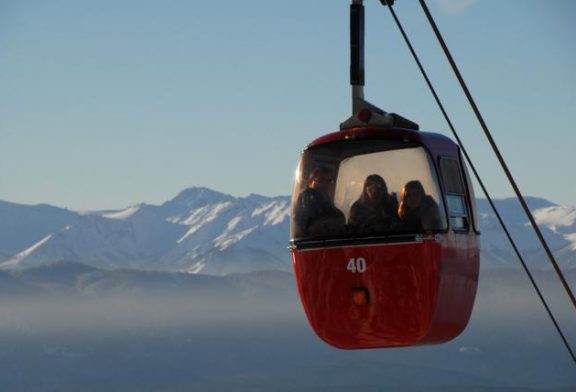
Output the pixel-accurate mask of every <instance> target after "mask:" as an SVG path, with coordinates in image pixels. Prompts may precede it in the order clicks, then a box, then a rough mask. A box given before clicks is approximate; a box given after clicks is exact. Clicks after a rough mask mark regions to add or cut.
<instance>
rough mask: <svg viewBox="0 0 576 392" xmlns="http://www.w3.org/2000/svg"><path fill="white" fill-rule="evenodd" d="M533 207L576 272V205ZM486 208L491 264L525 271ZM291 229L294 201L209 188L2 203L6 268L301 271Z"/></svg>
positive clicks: (540, 263) (509, 214) (516, 215)
mask: <svg viewBox="0 0 576 392" xmlns="http://www.w3.org/2000/svg"><path fill="white" fill-rule="evenodd" d="M526 200H527V203H528V205H529V206H530V208H531V209H532V211H533V212H534V215H535V217H536V219H537V221H538V223H539V225H540V227H541V229H542V231H543V233H544V235H545V237H546V238H547V240H548V241H549V244H550V246H551V248H552V249H553V251H554V252H555V253H556V255H557V257H558V258H559V260H560V262H561V265H562V266H563V267H565V268H576V207H565V206H559V205H557V204H555V203H552V202H550V201H548V200H545V199H542V198H537V197H528V198H526ZM495 204H496V205H497V208H498V210H499V211H500V214H501V215H502V217H503V219H504V220H505V222H506V224H507V226H508V227H509V229H510V231H511V232H512V233H513V236H514V238H515V239H516V240H517V241H518V243H519V246H520V248H521V250H522V252H523V254H524V257H525V258H526V259H527V261H529V262H530V263H531V264H532V266H533V267H535V268H544V269H545V268H548V267H547V260H546V257H545V255H544V253H543V252H542V251H541V250H540V246H539V244H538V242H537V239H536V237H535V236H534V235H533V233H531V231H530V228H529V227H528V226H527V224H528V223H527V222H528V220H527V218H526V217H525V216H524V213H523V211H522V209H521V207H520V205H519V203H518V202H517V201H516V200H515V199H511V198H508V199H499V200H495ZM477 205H478V218H479V221H480V222H479V223H480V230H481V232H482V236H481V242H482V260H483V262H484V263H487V264H488V265H489V266H491V267H506V268H508V267H513V266H516V265H517V264H518V263H517V262H516V261H515V256H514V254H513V252H512V250H511V248H510V245H509V244H508V243H507V240H506V238H505V237H504V236H503V233H502V230H501V229H500V227H499V225H498V223H497V221H496V219H495V216H494V213H493V212H492V211H491V210H490V209H489V207H488V203H487V201H486V200H484V199H478V202H477ZM289 221H290V197H289V196H275V197H269V196H262V195H257V194H250V195H248V196H245V197H234V196H231V195H228V194H225V193H221V192H217V191H214V190H211V189H209V188H205V187H191V188H187V189H184V190H183V191H181V192H180V193H178V194H177V195H176V196H175V197H174V198H172V199H170V200H167V201H166V202H164V203H162V204H161V205H151V204H145V203H141V204H136V205H132V206H129V207H127V208H124V209H119V210H107V211H93V212H90V211H83V212H75V211H69V210H67V209H62V208H59V207H53V206H48V205H38V206H27V205H21V204H17V203H9V202H2V201H0V234H5V236H0V237H2V238H0V268H4V269H7V268H16V269H23V268H28V267H33V266H38V265H43V264H46V263H50V262H55V261H62V260H78V261H80V262H81V263H84V264H86V265H89V266H92V267H95V268H104V269H119V268H128V269H141V270H158V271H178V272H191V273H202V274H211V275H225V274H232V273H242V272H252V271H257V270H280V271H291V269H292V267H291V256H290V252H289V251H288V249H287V246H288V237H289V225H290V222H289ZM7 238H8V239H10V241H8V240H7Z"/></svg>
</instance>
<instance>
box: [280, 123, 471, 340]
mask: <svg viewBox="0 0 576 392" xmlns="http://www.w3.org/2000/svg"><path fill="white" fill-rule="evenodd" d="M477 229H478V227H477V223H476V210H475V202H474V195H473V191H472V186H471V183H470V181H469V178H468V174H467V171H466V168H465V166H464V163H463V161H462V160H461V157H460V152H459V148H458V146H457V145H456V144H455V143H453V142H452V141H451V140H450V139H448V138H447V137H444V136H442V135H438V134H433V133H426V132H419V131H416V130H410V129H402V128H395V127H384V128H383V127H371V126H366V127H359V128H351V129H345V130H343V131H338V132H335V133H331V134H328V135H325V136H323V137H320V138H319V139H317V140H315V141H313V142H312V143H311V144H310V145H309V146H308V147H307V148H306V149H305V150H304V152H303V153H302V156H301V160H300V163H299V165H298V169H297V173H296V179H295V186H294V192H293V198H292V221H291V241H290V245H291V251H292V256H293V262H294V269H295V274H296V280H297V284H298V290H299V294H300V298H301V300H302V304H303V306H304V309H305V312H306V315H307V317H308V320H309V322H310V324H311V326H312V328H313V329H314V331H315V332H316V333H317V334H318V336H319V337H320V338H322V339H323V340H324V341H326V342H327V343H329V344H331V345H333V346H336V347H339V348H345V349H355V348H376V347H398V346H409V345H422V344H436V343H442V342H445V341H448V340H450V339H453V338H454V337H456V336H457V335H458V334H459V333H460V332H462V330H463V329H464V328H465V326H466V324H467V323H468V320H469V318H470V314H471V312H472V307H473V303H474V298H475V294H476V288H477V283H478V270H479V236H478V234H479V233H478V230H477Z"/></svg>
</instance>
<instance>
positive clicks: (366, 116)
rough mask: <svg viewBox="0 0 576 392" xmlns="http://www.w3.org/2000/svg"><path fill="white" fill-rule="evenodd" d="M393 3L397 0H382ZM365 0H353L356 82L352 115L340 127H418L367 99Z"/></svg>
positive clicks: (353, 73)
mask: <svg viewBox="0 0 576 392" xmlns="http://www.w3.org/2000/svg"><path fill="white" fill-rule="evenodd" d="M380 1H381V2H382V4H384V5H387V4H388V3H389V4H390V5H392V4H393V3H394V0H380ZM364 31H365V28H364V4H363V0H352V4H351V5H350V85H351V86H352V116H351V117H350V118H348V119H347V120H346V121H344V122H343V123H341V124H340V129H342V130H344V129H349V128H355V127H364V126H367V125H377V126H384V127H400V128H408V129H413V130H418V128H419V126H418V124H416V123H415V122H413V121H410V120H408V119H407V118H404V117H402V116H400V115H398V114H396V113H387V112H385V111H384V110H382V109H380V108H379V107H377V106H376V105H374V104H372V103H370V102H368V101H366V100H365V99H364V83H365V71H364Z"/></svg>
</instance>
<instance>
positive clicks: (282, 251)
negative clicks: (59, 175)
mask: <svg viewBox="0 0 576 392" xmlns="http://www.w3.org/2000/svg"><path fill="white" fill-rule="evenodd" d="M14 208H16V209H19V210H25V209H26V208H28V209H29V210H30V213H31V214H35V213H36V208H37V207H33V206H30V207H28V206H21V205H14ZM289 208H290V202H289V198H288V197H274V198H269V197H263V196H258V195H250V196H248V197H243V198H235V197H232V196H229V195H225V194H222V193H218V192H214V191H212V190H209V189H206V188H190V189H186V190H184V191H183V192H181V193H180V194H179V195H178V196H176V197H175V198H174V199H172V200H170V201H168V202H166V203H164V204H162V205H160V206H154V205H147V204H140V205H137V206H132V207H129V208H127V209H125V210H120V211H108V212H96V213H82V214H80V213H72V212H69V211H66V210H60V209H56V208H55V209H54V217H52V216H47V217H45V218H46V221H47V222H49V223H53V224H48V223H46V224H43V225H39V226H40V227H36V220H37V219H28V218H26V213H24V212H19V215H21V216H23V217H25V220H26V221H29V222H30V226H31V229H33V230H31V232H30V233H27V232H26V230H24V229H21V230H19V231H18V232H19V234H20V238H19V239H18V243H19V244H22V247H21V248H20V249H17V248H15V247H14V246H11V247H9V246H3V243H0V255H4V257H3V261H2V263H1V264H0V265H1V266H2V267H3V268H27V267H31V266H37V265H42V264H45V263H47V262H54V261H59V260H74V261H78V262H81V263H83V264H86V265H91V266H94V267H98V268H132V269H150V270H165V271H189V272H202V273H206V274H218V275H222V274H227V273H233V272H247V271H254V270H264V269H275V270H290V269H291V266H290V255H289V252H288V250H287V235H288V225H289V219H288V216H289ZM66 213H67V214H68V215H66ZM14 215H16V214H14V213H11V211H10V210H9V209H8V211H7V212H4V210H0V233H5V232H6V233H7V232H10V230H11V225H12V224H13V223H14V222H15V221H17V219H15V218H13V219H5V218H4V216H7V217H11V216H14ZM62 216H64V217H66V218H67V219H64V218H62ZM58 219H59V220H58ZM54 222H57V223H59V225H58V224H56V223H54ZM18 224H19V225H20V226H22V223H18Z"/></svg>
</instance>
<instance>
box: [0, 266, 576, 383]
mask: <svg viewBox="0 0 576 392" xmlns="http://www.w3.org/2000/svg"><path fill="white" fill-rule="evenodd" d="M114 274H115V273H112V272H111V273H108V275H106V277H105V278H102V279H103V280H104V282H105V283H106V284H104V283H103V282H102V281H97V282H95V281H94V278H93V277H92V280H90V279H87V278H86V276H84V277H83V279H84V280H82V279H81V278H82V276H76V277H75V278H74V279H65V280H62V279H60V280H59V281H57V280H56V279H54V276H53V275H52V276H51V279H47V278H46V277H44V278H42V279H40V278H39V277H38V276H35V277H34V279H35V280H32V279H31V278H30V277H28V278H27V279H24V278H26V276H20V279H24V280H23V281H26V282H27V283H28V284H29V285H30V287H36V288H37V289H38V290H40V291H38V292H34V293H32V292H31V291H30V290H28V291H27V292H25V294H22V292H21V291H20V292H19V295H18V296H16V295H4V296H3V299H2V300H1V301H0V363H1V364H2V366H0V380H2V388H1V390H3V391H103V390H107V391H158V390H162V391H180V390H182V391H260V390H261V391H272V390H273V391H344V390H346V391H350V390H363V391H381V390H400V389H401V390H408V391H410V390H414V391H446V390H476V391H488V390H490V391H513V390H527V389H526V388H528V387H531V388H534V390H538V391H541V390H542V391H543V390H546V391H564V390H565V391H568V390H575V389H576V366H575V365H574V364H573V363H572V362H571V361H570V358H569V356H568V354H567V353H566V350H565V349H564V347H563V346H562V345H561V341H560V339H559V338H558V336H557V335H556V333H555V330H554V329H553V326H552V323H551V322H550V321H549V320H548V318H547V317H546V315H545V313H544V310H543V308H542V306H541V305H540V304H539V303H538V302H537V298H536V296H535V294H534V293H533V291H532V289H531V288H530V286H529V284H528V280H527V279H526V278H525V276H524V275H523V274H522V273H521V272H520V271H515V272H511V271H498V272H494V271H484V273H483V275H482V277H481V284H480V289H479V295H478V300H477V303H476V307H475V310H474V313H473V317H472V320H471V322H470V325H469V327H468V329H467V330H466V331H465V332H464V333H463V334H462V335H461V336H460V337H458V338H457V339H455V340H454V341H452V342H450V343H448V344H444V345H440V346H428V347H416V348H404V349H387V350H360V351H344V350H339V349H335V348H332V347H330V346H327V345H326V344H325V343H323V342H322V341H320V340H319V339H318V338H317V337H316V336H315V335H314V334H313V332H312V331H311V330H310V328H309V327H308V325H307V322H306V320H305V316H304V314H303V312H302V310H301V307H300V304H299V302H298V298H297V295H296V292H295V286H294V282H293V277H292V275H291V274H288V273H277V272H274V273H255V274H247V275H236V276H230V277H225V278H218V279H215V280H210V281H209V282H203V283H202V285H198V282H197V281H196V280H190V281H189V280H186V279H188V278H186V279H184V280H183V281H182V282H185V283H182V282H180V283H179V284H175V283H174V279H175V277H176V276H177V275H173V274H171V275H162V274H160V275H159V276H155V275H154V274H150V273H147V274H146V278H145V279H144V278H142V277H141V276H140V275H139V274H133V275H129V276H130V279H127V278H126V274H124V275H122V278H118V277H117V276H115V275H114ZM59 276H60V275H59ZM575 276H576V275H575V274H574V273H572V274H570V275H569V277H570V278H571V279H572V282H574V277H575ZM537 278H538V280H539V281H540V283H541V284H542V285H543V288H544V289H545V292H546V294H547V296H549V297H550V298H551V304H552V307H553V310H554V311H555V312H556V314H557V315H558V319H559V320H560V321H561V323H562V326H563V328H564V330H565V332H567V335H568V337H569V339H570V340H571V342H572V344H573V345H576V322H575V319H576V317H575V316H574V314H573V312H572V311H571V310H570V308H569V306H568V303H567V301H566V300H565V299H564V298H563V293H562V292H561V291H559V290H558V289H557V288H556V285H557V284H556V278H555V277H554V276H553V275H552V273H538V274H537ZM192 279H193V278H192ZM88 281H89V282H91V284H90V285H82V284H81V282H88ZM168 281H169V282H168ZM32 282H34V285H32ZM110 282H113V283H110ZM96 283H97V284H96ZM5 287H6V286H5ZM98 287H106V290H103V289H102V290H98ZM111 293H112V294H111ZM385 387H388V388H389V389H386V388H385ZM472 388H475V389H472ZM515 388H519V389H515Z"/></svg>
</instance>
